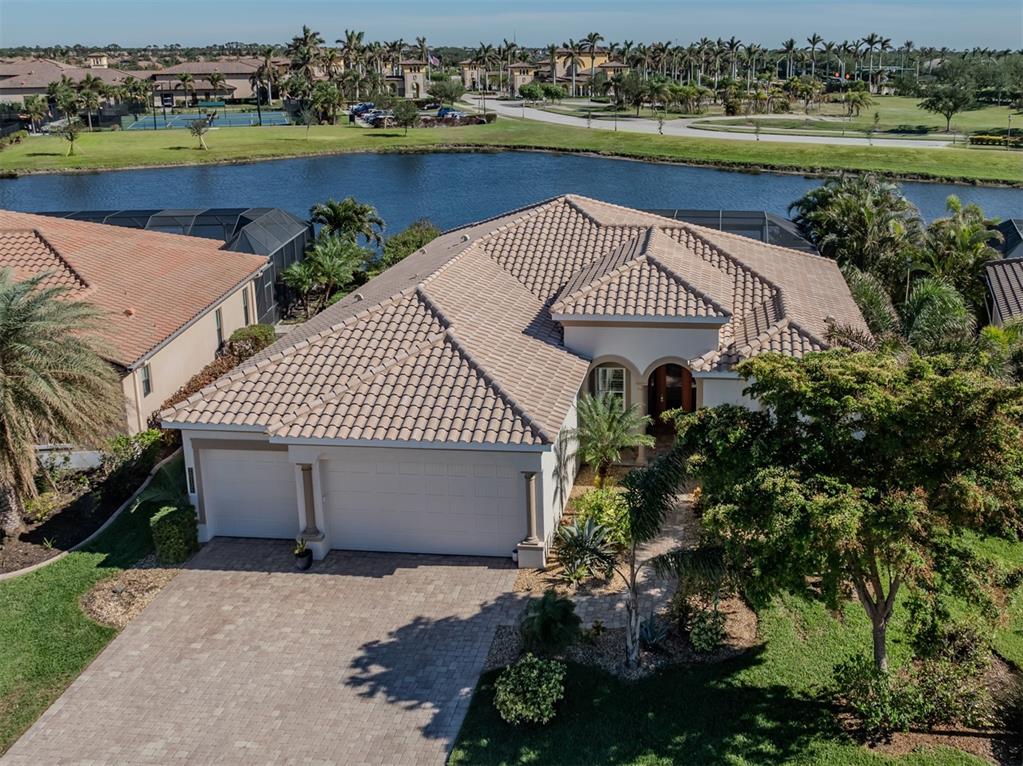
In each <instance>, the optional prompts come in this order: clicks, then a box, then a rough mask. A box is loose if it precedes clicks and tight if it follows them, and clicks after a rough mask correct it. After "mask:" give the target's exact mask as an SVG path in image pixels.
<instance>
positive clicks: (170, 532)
mask: <svg viewBox="0 0 1023 766" xmlns="http://www.w3.org/2000/svg"><path fill="white" fill-rule="evenodd" d="M149 528H150V531H151V532H152V534H153V546H154V547H155V548H156V558H157V560H158V561H159V562H160V563H161V564H183V563H184V562H186V561H188V559H189V557H190V556H191V555H192V554H193V553H195V552H196V551H198V550H199V527H198V524H197V522H196V518H195V509H194V508H192V507H191V506H186V507H181V506H176V505H167V506H164V507H163V508H161V509H160V510H158V511H157V512H156V513H154V514H153V516H152V518H150V519H149Z"/></svg>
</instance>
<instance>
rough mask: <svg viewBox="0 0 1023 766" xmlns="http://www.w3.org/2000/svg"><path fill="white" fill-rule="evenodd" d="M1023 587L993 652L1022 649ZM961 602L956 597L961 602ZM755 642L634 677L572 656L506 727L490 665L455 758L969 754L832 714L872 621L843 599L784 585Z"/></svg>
mask: <svg viewBox="0 0 1023 766" xmlns="http://www.w3.org/2000/svg"><path fill="white" fill-rule="evenodd" d="M976 549H977V550H978V551H979V552H981V554H982V555H985V556H988V557H990V558H993V559H994V560H995V561H997V562H998V563H999V564H1000V565H1001V566H1003V568H1005V569H1006V571H1008V570H1011V569H1013V568H1015V567H1017V566H1019V565H1021V564H1023V543H1008V542H1005V541H1002V540H996V539H990V538H984V539H977V540H976ZM1021 601H1023V588H1017V589H1016V594H1015V596H1014V598H1013V600H1012V607H1011V609H1010V610H1009V612H1010V614H1009V615H1008V616H1007V619H1006V621H1005V624H1003V625H1002V626H1001V627H1000V628H999V629H998V631H997V633H996V635H995V647H996V649H997V651H998V652H999V654H1001V655H1002V656H1004V657H1006V659H1008V660H1010V661H1011V662H1013V663H1016V664H1017V665H1019V664H1020V662H1021V660H1023V603H1021ZM963 608H965V607H963ZM759 617H760V633H761V636H762V638H763V644H762V645H761V646H760V647H759V648H758V649H756V650H754V651H752V652H749V653H747V654H746V655H745V656H743V657H740V658H737V659H735V660H732V661H729V662H725V663H721V664H712V665H706V666H694V667H678V668H674V669H670V670H667V671H665V672H662V673H660V674H657V675H655V676H653V677H651V678H648V679H646V680H643V681H639V682H636V683H624V682H621V681H618V680H616V679H614V678H612V677H610V676H607V675H605V674H603V673H601V672H598V671H595V670H593V669H591V668H585V667H582V666H572V667H571V668H570V670H569V675H568V679H567V682H566V695H565V700H564V701H563V702H562V703H561V705H560V706H559V712H558V716H557V718H556V719H555V720H554V722H553V723H552V724H551V725H550V726H548V727H544V728H533V729H528V728H527V729H515V728H512V727H510V726H508V725H507V724H505V723H504V722H503V721H502V720H501V719H500V718H499V717H498V715H497V713H496V711H495V710H494V707H493V693H494V692H493V682H494V680H495V678H496V675H497V674H496V673H490V674H487V675H485V676H484V677H483V678H482V679H481V681H480V685H479V687H478V688H477V691H476V695H475V697H474V698H473V701H472V705H471V707H470V710H469V713H468V716H467V717H466V720H465V724H464V725H463V727H462V731H461V733H460V735H459V739H458V742H457V744H456V746H455V749H454V752H453V755H452V759H451V762H452V763H453V764H540V763H566V764H576V763H578V764H583V763H612V764H637V765H640V764H641V765H642V766H654V765H657V766H660V765H661V764H671V763H680V762H687V763H698V764H711V763H727V764H732V765H733V766H740V765H745V764H750V765H751V766H752V765H753V764H781V763H786V764H789V763H798V764H805V765H807V766H809V765H810V764H816V765H819V766H839V765H843V766H844V765H845V764H851V765H852V764H863V765H864V766H867V765H870V764H877V765H878V766H880V764H899V765H900V766H909V765H912V766H924V765H925V764H927V765H928V766H945V765H946V764H979V763H981V762H980V761H979V760H977V759H975V758H973V757H972V756H969V755H966V754H963V753H961V752H959V751H955V750H951V749H932V750H930V751H927V752H922V753H914V754H911V755H907V756H903V757H901V758H890V757H887V756H882V755H879V754H876V753H873V752H871V751H869V750H867V749H865V748H863V747H861V746H860V745H858V744H857V743H855V742H853V741H852V740H851V739H850V738H849V737H848V736H847V735H846V734H844V733H843V732H842V731H841V730H840V729H839V728H838V727H837V725H836V723H835V719H834V716H833V715H832V712H831V710H830V703H829V702H828V699H829V695H828V693H827V689H828V685H829V684H830V682H831V670H832V668H833V667H834V665H835V664H836V663H838V662H840V661H841V660H843V659H845V658H847V657H849V656H851V655H853V654H857V653H859V654H866V653H867V652H869V648H870V641H871V639H870V624H869V622H868V620H867V618H866V616H865V614H864V612H863V609H862V608H861V607H860V606H859V605H858V604H857V603H853V602H850V603H849V604H848V605H847V606H846V608H845V609H844V611H843V613H842V614H841V616H840V618H836V617H835V616H833V615H831V614H830V613H829V612H828V611H827V610H826V609H825V608H824V607H823V606H822V605H821V604H819V603H816V602H811V601H808V600H805V599H803V598H797V597H794V596H787V597H781V598H777V599H775V601H774V603H773V604H772V605H771V607H769V608H768V609H765V610H763V611H762V612H761V613H760V615H759ZM905 621H906V610H905V609H904V608H897V609H896V612H895V617H894V619H893V622H892V624H891V626H890V628H889V634H888V645H889V656H890V659H891V662H892V663H893V665H895V666H898V665H900V664H902V663H904V662H906V660H907V659H908V658H909V656H910V647H909V645H908V642H907V638H906V630H905V628H906V625H905Z"/></svg>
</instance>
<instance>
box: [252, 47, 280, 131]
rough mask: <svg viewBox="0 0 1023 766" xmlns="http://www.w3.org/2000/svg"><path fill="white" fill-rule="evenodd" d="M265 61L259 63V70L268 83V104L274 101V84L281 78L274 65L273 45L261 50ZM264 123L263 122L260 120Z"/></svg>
mask: <svg viewBox="0 0 1023 766" xmlns="http://www.w3.org/2000/svg"><path fill="white" fill-rule="evenodd" d="M261 53H262V56H263V61H262V62H261V63H260V65H259V69H258V70H257V72H258V73H259V79H260V80H261V81H262V82H265V83H266V88H267V95H266V100H267V103H268V104H271V105H272V104H273V102H274V85H276V84H277V82H278V80H280V72H278V71H277V67H276V66H274V47H273V46H272V45H267V46H264V47H263V48H262V50H261ZM260 124H262V122H260Z"/></svg>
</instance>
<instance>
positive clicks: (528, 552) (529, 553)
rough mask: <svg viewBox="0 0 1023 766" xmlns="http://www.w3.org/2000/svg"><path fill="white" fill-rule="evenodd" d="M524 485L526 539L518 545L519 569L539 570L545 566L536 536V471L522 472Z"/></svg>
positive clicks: (538, 539) (543, 556)
mask: <svg viewBox="0 0 1023 766" xmlns="http://www.w3.org/2000/svg"><path fill="white" fill-rule="evenodd" d="M522 478H523V479H524V480H525V484H526V503H525V505H526V539H525V540H523V541H522V542H521V543H519V544H518V547H517V548H516V550H517V551H518V554H519V568H520V569H541V568H543V567H544V566H545V565H546V563H547V562H546V557H545V551H544V544H543V540H541V539H540V538H539V537H538V536H537V533H536V531H537V526H538V525H537V518H536V471H523V472H522Z"/></svg>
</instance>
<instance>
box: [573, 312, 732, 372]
mask: <svg viewBox="0 0 1023 766" xmlns="http://www.w3.org/2000/svg"><path fill="white" fill-rule="evenodd" d="M564 328H565V345H566V346H568V347H569V348H570V349H572V350H573V351H577V352H579V353H580V354H583V355H584V356H587V357H589V358H590V359H593V360H599V359H601V358H603V357H617V358H620V359H625V360H627V361H629V362H630V363H631V364H632V365H633V367H635V368H636V371H637V372H638V373H639V375H640V376H641V378H643V376H645V375H646V374H649V371H650V369H651V367H652V366H653V365H654V363H655V362H656V363H658V364H660V363H663V362H664V361H675V362H677V363H681V364H685V361H684V360H687V359H696V358H697V357H700V356H702V355H703V354H705V353H707V352H708V351H710V350H712V349H715V348H717V346H718V327H717V325H694V326H676V327H649V326H638V325H628V324H622V325H609V324H598V323H593V324H570V323H564Z"/></svg>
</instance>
